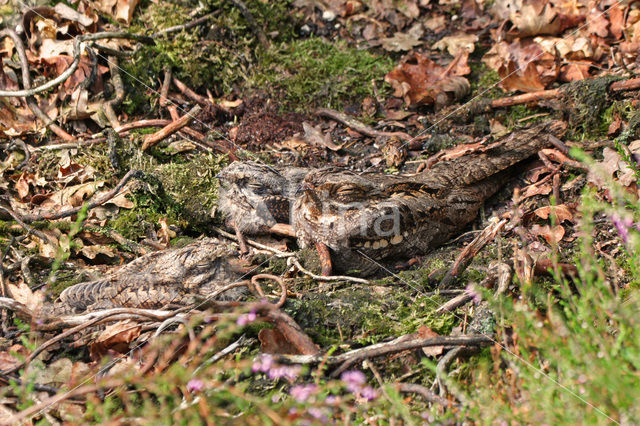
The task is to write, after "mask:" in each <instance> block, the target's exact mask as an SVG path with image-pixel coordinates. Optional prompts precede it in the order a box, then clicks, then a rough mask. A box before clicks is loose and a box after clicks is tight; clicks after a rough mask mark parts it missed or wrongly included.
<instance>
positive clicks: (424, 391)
mask: <svg viewBox="0 0 640 426" xmlns="http://www.w3.org/2000/svg"><path fill="white" fill-rule="evenodd" d="M396 388H397V389H398V391H400V392H403V393H415V394H418V395H420V396H421V397H423V398H424V399H425V400H427V402H431V403H433V404H439V405H442V406H443V407H449V406H450V405H451V402H450V401H449V400H447V399H444V398H442V397H441V396H438V395H436V394H435V393H433V392H431V390H429V389H428V388H426V387H424V386H422V385H418V384H416V383H396Z"/></svg>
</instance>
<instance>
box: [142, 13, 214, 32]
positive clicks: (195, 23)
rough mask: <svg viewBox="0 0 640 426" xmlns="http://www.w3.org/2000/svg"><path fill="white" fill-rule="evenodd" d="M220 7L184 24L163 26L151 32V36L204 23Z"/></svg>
mask: <svg viewBox="0 0 640 426" xmlns="http://www.w3.org/2000/svg"><path fill="white" fill-rule="evenodd" d="M221 10H222V9H217V10H215V11H213V12H211V13H207V14H206V15H204V16H202V17H200V18H198V19H194V20H193V21H191V22H187V23H186V24H182V25H174V26H173V27H169V28H165V29H164V30H160V31H158V32H156V33H154V34H153V36H152V37H153V38H156V37H160V36H162V35H165V34H170V33H176V32H179V31H183V30H188V29H189V28H193V27H195V26H198V25H201V24H205V23H206V22H207V21H208V20H209V19H211V18H213V17H214V16H216V15H217V14H219V13H220V11H221Z"/></svg>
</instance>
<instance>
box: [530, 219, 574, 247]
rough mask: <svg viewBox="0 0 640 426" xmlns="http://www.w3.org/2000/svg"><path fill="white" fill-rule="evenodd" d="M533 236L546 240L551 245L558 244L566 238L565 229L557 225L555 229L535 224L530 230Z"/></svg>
mask: <svg viewBox="0 0 640 426" xmlns="http://www.w3.org/2000/svg"><path fill="white" fill-rule="evenodd" d="M530 232H531V235H533V236H535V237H542V238H544V239H545V240H546V241H547V242H548V243H549V244H551V245H553V244H558V243H559V242H560V241H562V237H564V232H565V231H564V227H563V226H562V225H556V226H554V227H553V228H552V227H551V226H549V225H538V224H535V225H533V226H532V227H531V229H530Z"/></svg>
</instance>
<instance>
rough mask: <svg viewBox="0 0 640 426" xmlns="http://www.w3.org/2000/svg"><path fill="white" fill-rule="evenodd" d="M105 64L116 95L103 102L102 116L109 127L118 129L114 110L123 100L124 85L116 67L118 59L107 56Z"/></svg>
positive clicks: (118, 67)
mask: <svg viewBox="0 0 640 426" xmlns="http://www.w3.org/2000/svg"><path fill="white" fill-rule="evenodd" d="M107 62H108V63H109V72H110V73H111V83H112V84H113V89H114V91H115V94H116V95H115V96H114V98H113V99H111V100H110V101H108V102H105V103H104V106H103V108H104V115H106V116H107V118H108V119H109V122H110V123H111V127H113V128H114V129H115V128H117V127H120V122H119V121H118V116H117V115H116V113H115V111H114V108H117V107H119V106H120V104H121V103H122V101H123V100H124V96H125V93H124V84H123V82H122V77H121V76H120V66H119V65H118V58H117V57H116V56H109V57H108V58H107Z"/></svg>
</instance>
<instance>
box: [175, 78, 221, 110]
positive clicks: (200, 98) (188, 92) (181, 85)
mask: <svg viewBox="0 0 640 426" xmlns="http://www.w3.org/2000/svg"><path fill="white" fill-rule="evenodd" d="M173 84H175V85H176V87H177V88H178V90H179V91H180V93H182V94H183V95H185V96H186V97H187V98H189V99H191V100H192V101H194V102H196V103H198V104H200V105H202V106H207V105H212V104H211V102H209V99H207V98H205V97H204V96H200V95H198V94H197V93H196V92H194V91H193V90H191V89H190V88H189V86H187V85H186V84H184V83H183V82H181V81H180V80H178V79H177V78H176V77H173Z"/></svg>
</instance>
